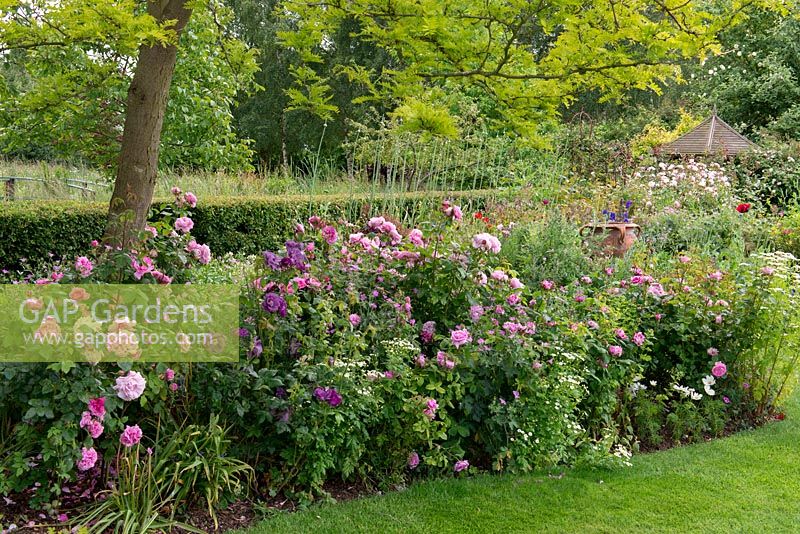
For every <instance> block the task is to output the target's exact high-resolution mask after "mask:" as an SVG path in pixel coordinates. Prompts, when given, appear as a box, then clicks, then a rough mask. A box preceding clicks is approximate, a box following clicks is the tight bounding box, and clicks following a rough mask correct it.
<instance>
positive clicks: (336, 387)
mask: <svg viewBox="0 0 800 534" xmlns="http://www.w3.org/2000/svg"><path fill="white" fill-rule="evenodd" d="M175 195H176V202H175V203H174V204H172V205H171V206H166V207H161V208H159V210H158V212H157V213H158V214H160V215H159V216H160V217H161V224H158V223H157V224H154V225H153V228H155V231H154V232H153V231H149V236H145V237H146V239H145V240H144V241H143V244H142V245H141V246H139V247H137V248H138V249H140V250H141V251H145V252H144V253H141V252H137V253H133V252H132V251H113V250H112V251H108V255H107V256H98V257H97V259H93V258H88V257H87V258H85V259H80V258H79V259H78V260H76V262H75V264H74V267H73V266H70V267H67V266H62V267H60V268H59V269H53V270H52V272H51V273H49V274H48V276H47V277H46V278H47V281H48V282H58V281H59V280H61V281H63V280H77V279H85V280H94V281H101V280H106V279H109V278H110V279H111V280H120V281H137V280H138V281H140V282H146V283H156V282H165V281H172V282H173V283H174V282H175V281H179V280H181V281H183V280H191V279H194V280H203V279H204V276H207V278H205V279H209V280H212V281H216V280H218V279H219V277H220V276H221V275H220V274H219V273H217V271H216V270H215V269H216V267H213V266H212V267H211V268H209V270H208V272H207V274H206V275H202V274H201V275H199V276H194V275H192V274H191V272H189V271H187V269H186V268H187V267H191V266H193V265H196V264H203V263H205V262H206V260H207V259H208V258H207V254H206V251H205V250H204V249H202V248H201V247H202V246H201V245H197V244H196V243H195V244H194V245H192V240H191V237H190V233H189V232H190V229H191V228H190V226H191V225H190V224H188V223H187V221H185V220H183V221H181V219H182V218H185V217H189V214H188V211H187V210H188V207H189V206H190V205H191V199H190V198H188V199H187V195H184V194H183V193H181V192H180V191H176V192H175ZM483 219H484V217H481V219H480V220H478V219H477V218H475V219H473V218H471V217H464V215H463V213H462V212H461V210H460V209H459V208H458V206H454V205H452V204H451V203H445V204H444V205H443V206H442V209H441V210H440V212H439V213H438V214H437V215H436V216H435V217H432V218H431V220H430V221H429V222H427V223H425V224H421V225H420V226H419V228H404V227H403V226H402V225H400V224H399V223H397V222H395V221H392V220H388V219H387V218H385V217H380V216H378V217H372V218H369V219H365V220H364V221H361V222H348V221H341V220H325V219H323V218H321V217H318V216H312V217H311V218H309V219H308V220H306V221H302V222H298V224H297V225H296V235H295V237H294V239H292V240H289V241H287V242H286V243H285V245H284V246H283V247H281V248H280V249H279V250H270V251H265V252H264V254H263V256H262V258H260V259H259V260H258V261H257V263H256V265H255V267H254V269H253V272H252V273H251V274H250V276H247V277H245V276H244V275H243V272H244V270H245V269H247V268H248V267H247V265H248V264H247V263H244V264H241V265H240V264H239V263H236V264H235V267H236V270H237V274H236V275H235V277H236V279H242V278H244V279H245V280H246V282H245V284H244V286H243V288H242V294H241V298H240V321H239V322H240V330H239V336H240V361H239V362H238V363H237V364H235V365H228V364H226V365H214V364H208V363H198V364H192V365H182V366H179V367H175V368H174V369H173V368H168V367H166V365H164V364H159V365H142V364H133V365H123V366H108V365H105V364H101V365H98V366H89V365H75V364H70V365H64V364H57V365H52V366H50V367H49V368H46V369H45V368H42V366H31V365H4V366H2V368H0V370H1V371H2V372H3V373H4V375H5V376H6V377H7V378H8V380H6V382H4V383H3V385H2V386H0V388H2V389H1V390H0V393H2V395H1V396H0V407H1V408H3V411H4V412H6V413H12V414H16V413H19V414H21V416H20V417H17V418H16V419H13V420H12V421H11V422H10V423H11V424H10V427H12V428H13V429H14V430H13V432H12V433H11V435H12V436H13V439H14V443H15V445H14V447H15V448H13V449H12V450H11V452H6V453H4V455H3V458H2V464H0V469H2V471H3V475H4V477H3V479H2V480H3V481H4V482H3V484H4V486H2V487H1V488H0V489H2V490H3V491H11V490H14V491H19V490H22V489H24V488H30V487H31V485H33V484H35V483H36V482H38V483H39V484H40V486H41V487H45V485H46V484H47V481H48V480H51V479H52V480H55V479H60V480H62V481H70V480H73V481H74V480H76V479H80V480H85V479H86V478H87V477H98V476H99V474H100V473H101V472H103V470H106V472H107V469H108V467H109V465H111V463H112V461H113V460H114V458H115V457H116V456H117V454H118V452H117V451H118V449H119V448H120V447H129V446H130V447H135V446H139V445H138V443H139V441H140V440H141V442H142V443H150V440H152V438H153V434H154V432H155V431H156V429H157V428H158V424H157V423H156V421H161V423H160V424H162V425H163V424H167V425H168V428H178V427H179V424H180V422H182V421H190V422H192V423H194V424H200V423H204V422H206V421H208V420H209V419H210V418H217V417H218V418H219V421H220V423H221V424H222V425H223V426H224V427H226V428H227V432H228V433H229V435H230V436H232V437H233V438H235V439H231V445H230V454H231V455H232V456H234V457H236V458H240V459H243V460H246V461H248V462H251V463H252V464H254V467H255V469H256V470H257V471H259V472H260V474H261V477H260V479H261V480H263V481H264V486H265V489H267V490H268V491H270V492H272V493H273V494H277V493H283V494H286V495H290V496H293V497H295V498H298V499H300V500H302V501H305V502H308V501H311V500H313V499H315V498H318V497H319V496H322V495H325V492H326V483H328V482H329V481H331V480H335V479H337V478H344V479H354V478H358V479H360V480H362V481H365V482H367V483H368V484H374V485H377V486H379V487H389V486H391V485H393V484H397V483H400V482H403V481H405V480H407V479H409V478H411V477H415V476H426V475H444V474H452V473H458V472H460V473H462V475H463V474H464V473H469V472H471V471H473V470H475V469H489V470H497V471H513V472H525V471H529V470H532V469H536V468H540V467H547V466H552V465H556V464H575V463H588V464H594V465H597V464H601V465H608V464H619V463H625V462H626V461H627V459H628V458H629V456H630V453H631V451H632V450H634V449H636V448H637V447H638V446H639V444H643V445H645V446H656V445H658V443H659V442H660V440H663V439H664V438H665V437H666V438H668V439H670V440H678V441H679V440H683V439H700V438H702V437H705V436H707V435H718V434H720V433H721V432H722V431H724V430H725V428H728V427H731V426H742V425H746V424H752V423H753V422H756V421H758V420H759V418H761V419H763V417H765V416H767V415H769V413H770V412H771V410H772V409H773V407H774V406H775V402H776V399H778V397H779V396H780V395H781V394H782V393H785V388H784V386H785V385H786V383H787V382H786V380H785V377H787V376H790V375H791V372H792V370H793V369H794V363H795V361H794V360H792V359H791V358H787V357H786V355H787V354H794V353H791V352H787V349H793V348H794V346H795V345H794V344H793V343H795V342H796V336H795V337H794V338H792V339H794V340H795V341H792V342H789V343H786V344H782V345H781V346H775V345H774V344H770V343H771V341H772V340H774V337H772V336H770V335H767V334H768V333H770V332H771V331H774V330H775V328H776V327H777V326H776V325H777V323H775V321H776V320H778V319H777V318H780V325H782V327H784V328H785V329H786V331H787V332H789V331H791V332H794V329H796V325H797V324H798V320H797V315H796V313H795V312H794V310H795V309H797V307H796V306H794V300H793V299H794V296H793V293H791V291H790V283H793V282H794V280H795V279H796V266H794V263H792V260H790V259H787V258H783V259H780V258H778V259H776V258H774V257H773V258H771V259H770V258H762V257H752V259H751V261H750V262H748V263H742V264H740V265H738V266H736V267H735V268H723V266H721V265H718V264H717V263H715V262H714V261H713V260H711V259H709V258H706V257H703V256H701V255H689V254H686V253H684V254H678V255H666V254H662V255H660V256H658V257H654V258H645V257H637V256H635V255H634V256H631V257H629V258H626V259H623V260H619V261H614V262H605V261H602V262H595V267H594V268H593V269H592V270H591V271H586V272H582V273H580V275H579V276H575V277H574V278H572V279H569V278H567V277H566V276H564V279H558V280H553V279H549V278H547V279H539V278H537V277H536V276H535V274H536V273H537V272H538V271H537V270H535V269H533V270H532V269H527V268H526V265H524V264H523V262H529V261H531V259H530V258H527V257H525V256H524V255H520V254H516V253H514V251H513V250H511V251H509V248H511V247H513V246H514V243H519V242H521V241H520V240H518V239H515V234H514V233H515V231H518V230H520V229H519V228H517V227H515V226H514V225H510V224H506V225H505V226H500V225H498V226H492V225H491V224H489V223H487V222H486V221H484V220H483ZM179 221H180V222H179ZM523 230H524V229H523ZM184 232H186V233H184ZM147 258H150V259H151V260H152V264H151V263H148V261H147ZM779 259H780V261H778V260H779ZM226 262H230V260H226ZM108 263H111V264H112V265H111V266H109V265H108ZM586 264H587V265H590V263H589V262H588V261H587V263H586ZM230 265H234V264H233V263H230ZM242 265H243V266H242ZM154 271H155V272H158V273H160V274H161V276H159V275H156V274H154ZM554 272H556V271H554ZM558 272H559V273H561V274H562V275H563V274H564V273H566V272H567V271H564V270H562V271H558ZM776 273H777V275H776ZM139 275H141V276H139ZM164 277H167V278H169V280H166V279H165V278H164ZM232 277H233V276H232ZM28 280H29V281H35V280H36V277H35V276H29V277H28ZM792 335H794V334H792ZM776 354H777V356H776ZM773 377H775V378H773ZM778 377H780V378H778ZM101 398H104V399H105V401H104V402H103V403H102V409H101V402H100V401H99V400H98V399H101ZM101 412H102V415H101ZM215 420H216V419H215ZM165 422H166V423H165ZM101 428H102V429H101ZM137 450H138V449H137ZM92 451H94V452H92ZM157 453H158V451H156V454H157ZM40 455H41V456H40ZM34 464H35V465H34ZM31 466H33V467H34V468H31ZM47 487H60V485H53V486H47ZM42 491H44V490H42ZM57 491H58V490H56V492H57Z"/></svg>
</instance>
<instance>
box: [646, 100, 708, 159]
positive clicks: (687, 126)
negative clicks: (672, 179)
mask: <svg viewBox="0 0 800 534" xmlns="http://www.w3.org/2000/svg"><path fill="white" fill-rule="evenodd" d="M702 120H703V119H702V118H701V117H698V116H695V115H692V114H691V113H688V112H687V111H686V110H684V109H683V108H681V109H680V120H679V121H678V124H677V125H675V128H672V129H671V130H668V129H667V128H665V127H664V124H663V123H662V122H661V121H660V120H657V121H653V122H650V123H648V124H647V125H646V126H645V127H644V129H643V130H642V132H640V133H639V134H638V135H637V136H635V137H634V138H633V139H631V153H632V154H633V155H634V156H646V155H649V154H650V153H651V152H652V150H653V149H655V148H656V147H658V146H661V145H663V144H666V143H670V142H672V141H674V140H675V139H677V138H678V137H680V136H682V135H683V134H685V133H686V132H688V131H689V130H691V129H692V128H694V127H695V126H697V125H698V124H700V122H702Z"/></svg>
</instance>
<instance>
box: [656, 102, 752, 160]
mask: <svg viewBox="0 0 800 534" xmlns="http://www.w3.org/2000/svg"><path fill="white" fill-rule="evenodd" d="M755 146H756V145H755V143H753V142H752V141H750V140H749V139H747V138H746V137H744V136H743V135H742V134H740V133H739V132H737V131H736V130H734V129H733V128H731V126H730V125H729V124H728V123H727V122H725V121H724V120H722V119H720V118H719V117H718V116H717V112H716V111H714V112H713V113H712V114H711V116H710V117H709V118H707V119H706V120H704V121H703V122H701V123H700V124H698V125H697V126H696V127H695V128H694V129H693V130H691V131H689V132H687V133H685V134H683V135H682V136H680V137H679V138H677V139H676V140H674V141H673V142H671V143H667V144H665V145H661V146H660V147H657V148H656V149H655V150H654V152H656V153H658V154H676V155H697V154H721V155H724V156H735V155H736V154H738V153H739V152H742V151H743V150H749V149H751V148H753V147H755Z"/></svg>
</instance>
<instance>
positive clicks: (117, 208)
mask: <svg viewBox="0 0 800 534" xmlns="http://www.w3.org/2000/svg"><path fill="white" fill-rule="evenodd" d="M192 11H196V13H197V14H196V16H195V20H196V22H195V23H193V26H190V27H189V29H188V31H187V32H186V33H185V36H184V37H183V38H182V36H183V35H184V28H186V25H187V24H188V23H189V19H190V16H191V14H192ZM225 17H226V15H225V14H224V13H223V12H222V11H221V6H220V5H217V4H216V3H215V0H208V1H205V2H204V1H201V0H151V1H135V0H115V1H110V2H108V1H105V0H64V1H63V2H58V3H52V2H47V1H46V0H28V1H26V2H21V3H20V2H16V1H9V0H0V43H2V44H0V53H4V57H8V55H9V54H10V53H12V52H14V53H16V54H18V57H17V58H15V59H17V60H19V61H22V62H24V63H23V64H24V65H25V66H26V67H30V68H26V71H27V72H28V73H29V74H30V78H31V80H32V82H33V86H34V87H35V89H34V90H31V91H27V92H25V93H19V92H18V93H17V96H19V97H20V101H21V102H22V103H23V104H25V107H23V109H25V110H27V111H29V112H32V113H34V114H38V115H37V116H38V118H39V119H40V121H39V124H37V123H34V128H37V127H38V128H39V132H40V133H41V135H44V136H46V134H48V133H49V134H50V135H52V130H53V127H54V126H73V128H68V129H63V130H61V129H60V130H58V131H59V133H62V134H63V135H59V136H58V137H57V138H58V139H59V143H60V144H62V145H63V146H65V147H69V146H75V145H76V144H77V143H79V142H80V143H83V144H84V145H86V146H88V147H89V150H88V151H87V152H88V153H89V154H91V155H92V156H93V157H95V158H97V159H98V160H99V161H104V162H105V164H106V165H107V166H112V165H113V164H114V163H115V162H116V166H115V176H116V179H115V182H114V192H113V195H112V199H111V203H110V206H109V225H108V229H107V236H106V237H107V238H108V240H109V241H111V242H115V243H120V242H123V241H126V240H129V239H132V238H133V237H134V236H135V234H136V233H137V230H139V229H141V228H142V227H143V226H144V223H145V221H146V218H147V214H148V211H149V208H150V204H151V202H152V196H153V190H154V188H155V182H156V173H157V170H158V164H159V152H160V148H161V134H162V127H163V124H164V117H165V113H166V108H167V101H168V99H169V97H170V93H171V91H170V88H171V83H172V79H173V74H174V71H175V66H176V62H177V58H178V43H179V42H181V43H185V44H186V47H185V48H187V49H189V50H195V51H196V54H195V55H194V57H192V55H189V57H188V58H187V61H185V62H183V63H182V65H181V67H182V68H179V70H178V74H179V78H178V79H179V80H181V79H182V80H183V81H184V82H185V83H186V85H184V87H183V90H181V87H180V86H179V87H178V88H177V89H176V90H175V91H174V93H175V96H176V99H175V109H176V111H175V112H173V117H175V118H179V119H180V120H179V121H177V122H180V125H179V126H175V127H171V126H170V127H168V128H167V132H177V135H178V137H179V138H180V139H179V142H176V143H174V144H171V145H169V146H170V149H171V150H172V153H171V155H172V159H171V160H168V161H169V162H170V163H175V164H186V162H187V161H198V159H197V158H198V155H201V156H202V157H203V158H204V159H203V160H201V161H202V162H203V163H205V164H210V165H213V164H214V162H215V161H216V163H219V161H220V160H221V159H224V158H232V159H231V161H238V164H240V165H243V164H247V159H248V158H247V156H248V154H247V149H246V146H245V145H242V144H241V142H240V141H238V140H236V139H235V138H234V137H232V135H231V132H230V125H231V118H230V104H231V103H232V100H233V96H234V95H235V93H236V92H237V91H238V89H239V87H241V86H243V87H245V88H249V87H251V83H250V81H249V77H250V76H252V73H253V71H254V70H255V65H254V64H253V59H252V55H251V54H250V53H249V52H247V51H246V49H245V47H244V46H243V45H241V44H240V43H237V41H235V40H233V39H230V38H227V37H225V36H224V32H223V31H222V29H223V25H224V24H225V22H226V21H225ZM61 65H65V66H66V67H67V68H61V67H60V66H61ZM19 66H20V64H19V63H18V64H17V66H16V68H17V69H19ZM75 66H77V67H78V68H77V69H76V68H74V67H75ZM221 69H222V72H225V71H224V69H228V71H227V75H228V76H229V77H230V75H232V74H233V73H237V72H238V70H239V69H241V70H242V71H243V75H242V78H241V80H234V81H232V82H227V81H226V82H225V83H221V82H222V81H224V80H223V79H222V78H225V74H223V75H222V78H221V77H220V75H219V73H220V72H221ZM184 71H185V72H184ZM204 74H205V76H204ZM209 74H212V76H210V77H209V76H208V75H209ZM234 77H235V76H234ZM206 78H208V80H209V81H208V83H205V84H204V83H202V81H203V80H204V79H206ZM187 87H189V88H191V89H190V90H187ZM4 90H5V91H6V93H7V94H13V93H12V89H11V88H9V86H8V84H5V85H4ZM123 95H125V96H124V97H123ZM195 110H197V111H198V114H197V116H190V114H191V112H192V111H195ZM16 115H17V113H15V112H13V111H12V112H11V113H9V111H8V110H5V111H0V118H2V117H6V118H8V117H9V116H11V117H16ZM12 126H13V120H12ZM12 130H13V128H12ZM47 130H51V131H50V132H48V131H47ZM4 133H5V132H4ZM86 133H88V134H89V135H81V134H86ZM70 134H72V135H73V136H74V137H72V138H71V137H70ZM76 134H77V135H76ZM204 136H206V137H204ZM209 136H210V137H209ZM203 139H206V140H208V139H210V140H211V141H210V144H208V143H207V144H206V145H205V146H204V145H203V143H201V142H198V141H201V140H203ZM211 145H214V146H222V148H220V149H218V150H216V151H214V150H210V148H212V146H211ZM168 154H169V152H168ZM115 155H116V157H115ZM215 156H216V158H217V159H216V160H215V159H214V158H215Z"/></svg>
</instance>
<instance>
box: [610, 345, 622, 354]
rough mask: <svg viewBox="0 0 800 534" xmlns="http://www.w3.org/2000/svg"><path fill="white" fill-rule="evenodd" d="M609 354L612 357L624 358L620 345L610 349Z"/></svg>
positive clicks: (612, 346)
mask: <svg viewBox="0 0 800 534" xmlns="http://www.w3.org/2000/svg"><path fill="white" fill-rule="evenodd" d="M608 353H609V354H610V355H612V356H622V347H620V346H619V345H611V346H610V347H608Z"/></svg>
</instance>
